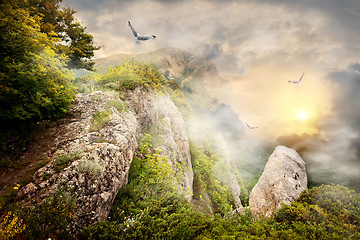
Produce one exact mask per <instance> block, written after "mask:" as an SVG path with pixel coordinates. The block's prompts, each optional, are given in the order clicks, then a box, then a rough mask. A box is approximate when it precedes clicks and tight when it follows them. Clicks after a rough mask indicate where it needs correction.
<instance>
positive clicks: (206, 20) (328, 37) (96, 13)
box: [63, 0, 360, 183]
mask: <svg viewBox="0 0 360 240" xmlns="http://www.w3.org/2000/svg"><path fill="white" fill-rule="evenodd" d="M63 3H64V5H69V6H71V7H72V8H74V9H75V10H77V14H76V17H77V19H78V20H79V21H80V22H83V23H84V25H86V26H87V29H88V32H90V33H91V34H93V35H94V37H95V42H96V44H97V45H100V46H101V47H102V48H101V50H100V51H98V52H97V54H96V58H102V57H106V56H110V55H114V54H120V53H143V52H149V51H153V50H156V49H159V48H163V47H176V48H180V49H183V50H185V51H190V52H193V53H196V54H201V55H203V56H205V57H207V58H209V59H212V60H213V61H214V63H215V64H216V66H217V68H218V71H219V73H220V75H221V77H222V78H223V79H224V80H225V81H226V83H224V84H223V85H222V87H221V88H217V89H216V91H215V92H214V94H216V95H217V96H219V97H220V98H221V99H222V100H223V101H224V102H226V103H229V104H231V105H232V107H233V109H234V110H235V111H236V112H237V113H238V115H239V117H240V119H241V120H242V121H244V122H245V121H246V122H249V123H250V124H251V125H258V126H259V129H257V130H256V131H253V132H252V133H251V134H253V135H254V136H255V137H260V138H263V139H266V138H268V139H272V140H276V139H278V140H279V142H281V143H282V144H286V145H291V146H293V147H294V148H298V150H299V151H302V154H303V157H304V158H308V159H312V164H315V165H316V164H318V168H321V169H324V172H328V173H329V174H332V175H334V176H335V175H337V174H338V173H339V171H341V173H344V172H346V173H347V174H348V175H351V176H353V177H355V178H356V177H357V176H360V161H359V156H360V64H359V56H360V27H359V26H360V1H359V0H342V1H339V0H316V1H314V0H272V1H265V0H252V1H245V0H244V1H242V0H239V1H236V0H225V1H224V0H185V1H180V0H168V1H166V0H123V1H120V0H71V1H70V0H64V1H63ZM128 20H131V22H132V24H133V26H134V27H135V29H136V30H137V31H138V32H140V33H142V34H155V35H156V36H157V38H156V40H154V41H148V42H146V43H143V44H141V45H136V44H135V43H134V39H133V36H132V34H131V32H130V29H129V27H128V25H127V21H128ZM303 72H305V75H304V78H303V83H302V85H301V86H295V85H292V84H289V83H288V82H287V81H288V80H290V79H292V80H297V79H298V78H299V77H300V76H301V74H302V73H303ZM314 146H316V147H314ZM340 159H341V160H340ZM344 163H346V164H344ZM357 179H358V180H359V179H360V178H359V177H357ZM347 181H350V180H344V183H346V182H347Z"/></svg>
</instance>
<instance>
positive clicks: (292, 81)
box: [288, 73, 305, 85]
mask: <svg viewBox="0 0 360 240" xmlns="http://www.w3.org/2000/svg"><path fill="white" fill-rule="evenodd" d="M304 74H305V73H303V74H302V75H301V77H300V78H299V80H297V81H295V80H289V81H288V82H289V83H293V84H299V85H300V84H301V79H302V78H303V76H304Z"/></svg>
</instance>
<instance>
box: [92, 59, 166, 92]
mask: <svg viewBox="0 0 360 240" xmlns="http://www.w3.org/2000/svg"><path fill="white" fill-rule="evenodd" d="M93 77H94V78H96V79H97V81H98V85H100V86H105V87H108V88H111V89H114V90H120V91H127V90H134V89H135V88H137V87H139V86H142V87H152V88H154V89H158V90H159V89H162V85H165V84H166V79H165V78H164V76H163V75H161V74H160V73H159V72H158V71H157V70H156V69H155V68H154V67H153V66H151V65H150V64H141V63H137V62H135V61H125V62H124V63H123V65H122V66H119V67H116V68H113V67H109V69H108V73H107V74H103V75H98V74H95V75H94V76H93Z"/></svg>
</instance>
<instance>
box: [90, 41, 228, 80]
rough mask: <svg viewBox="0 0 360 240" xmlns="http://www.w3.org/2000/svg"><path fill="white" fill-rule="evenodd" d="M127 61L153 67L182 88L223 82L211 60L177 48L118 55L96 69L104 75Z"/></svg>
mask: <svg viewBox="0 0 360 240" xmlns="http://www.w3.org/2000/svg"><path fill="white" fill-rule="evenodd" d="M126 59H128V60H135V61H137V62H140V63H148V64H151V65H153V66H154V67H155V68H156V69H157V70H158V71H159V72H160V73H162V74H163V75H164V76H165V77H166V78H167V79H170V80H173V79H174V80H176V81H177V83H178V84H179V85H180V87H184V86H185V85H186V83H188V82H192V81H196V82H202V83H207V84H211V83H218V82H221V81H223V80H222V79H221V77H220V76H219V74H218V72H217V69H216V66H215V64H214V63H213V62H212V61H211V60H209V59H207V58H205V57H202V56H199V55H195V54H192V53H190V52H186V51H182V50H180V49H177V48H161V49H158V50H156V51H153V52H149V53H143V54H118V55H113V56H109V57H106V58H102V59H97V60H95V61H94V62H95V67H96V69H98V71H99V72H100V73H104V72H107V70H108V68H109V67H110V66H111V67H114V66H120V65H122V63H123V62H124V61H125V60H126Z"/></svg>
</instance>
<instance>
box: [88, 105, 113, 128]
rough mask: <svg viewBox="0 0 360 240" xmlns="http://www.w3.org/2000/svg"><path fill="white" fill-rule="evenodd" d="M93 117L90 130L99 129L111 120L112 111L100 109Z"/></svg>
mask: <svg viewBox="0 0 360 240" xmlns="http://www.w3.org/2000/svg"><path fill="white" fill-rule="evenodd" d="M92 117H93V119H92V121H91V124H90V132H94V131H99V130H100V129H101V128H103V127H104V126H105V124H106V123H107V122H108V121H109V120H110V117H111V111H110V110H109V111H99V112H96V113H94V114H93V115H92Z"/></svg>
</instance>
